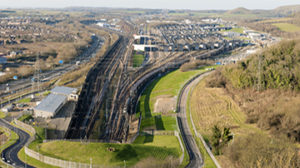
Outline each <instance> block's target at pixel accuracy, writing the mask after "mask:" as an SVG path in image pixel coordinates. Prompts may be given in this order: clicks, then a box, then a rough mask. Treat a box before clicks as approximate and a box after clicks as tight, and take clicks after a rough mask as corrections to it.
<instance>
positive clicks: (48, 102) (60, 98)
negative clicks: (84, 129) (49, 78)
mask: <svg viewBox="0 0 300 168" xmlns="http://www.w3.org/2000/svg"><path fill="white" fill-rule="evenodd" d="M76 93H77V89H76V88H69V87H64V86H56V87H55V88H53V89H52V90H51V93H50V94H49V95H48V96H47V97H46V98H45V99H43V100H42V101H41V103H40V104H38V105H37V106H36V107H35V108H34V116H35V117H43V118H51V117H53V116H55V114H56V113H57V112H59V110H60V109H61V108H62V107H63V106H64V105H65V104H66V103H67V102H68V101H70V100H77V99H78V95H77V94H76Z"/></svg>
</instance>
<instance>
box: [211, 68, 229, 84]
mask: <svg viewBox="0 0 300 168" xmlns="http://www.w3.org/2000/svg"><path fill="white" fill-rule="evenodd" d="M226 83H227V81H226V78H225V77H224V76H223V75H222V74H221V72H220V70H216V71H215V72H214V73H213V74H212V75H211V77H210V78H208V79H207V80H206V86H207V87H211V88H214V87H217V88H225V87H226Z"/></svg>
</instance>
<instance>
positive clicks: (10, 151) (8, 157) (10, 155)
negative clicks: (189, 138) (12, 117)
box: [0, 119, 33, 168]
mask: <svg viewBox="0 0 300 168" xmlns="http://www.w3.org/2000/svg"><path fill="white" fill-rule="evenodd" d="M0 126H2V127H6V128H8V129H10V130H12V131H14V132H16V133H17V134H18V136H19V139H18V140H17V142H16V143H14V144H13V145H11V146H9V147H8V148H6V149H4V150H3V152H2V153H1V156H2V160H3V161H5V162H6V163H8V164H11V165H12V166H13V167H27V168H33V167H32V166H30V165H25V163H24V162H22V161H21V160H20V159H19V158H18V152H19V151H20V150H21V149H22V148H23V147H24V146H25V144H26V143H27V142H28V140H29V138H30V135H29V134H28V133H26V132H24V131H23V130H21V129H19V128H16V127H14V126H12V125H10V124H8V123H7V122H6V121H4V120H3V119H0Z"/></svg>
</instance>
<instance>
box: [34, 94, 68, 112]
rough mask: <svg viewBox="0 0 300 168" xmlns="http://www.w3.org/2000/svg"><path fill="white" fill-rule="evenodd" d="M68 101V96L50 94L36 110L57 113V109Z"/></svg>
mask: <svg viewBox="0 0 300 168" xmlns="http://www.w3.org/2000/svg"><path fill="white" fill-rule="evenodd" d="M66 99H67V96H65V95H60V94H50V95H48V96H47V97H46V98H45V99H43V100H42V102H41V103H40V104H39V105H37V106H36V107H35V108H34V109H35V110H41V111H47V112H50V113H55V111H56V110H57V108H59V106H60V105H61V104H62V103H63V102H64V101H65V100H66Z"/></svg>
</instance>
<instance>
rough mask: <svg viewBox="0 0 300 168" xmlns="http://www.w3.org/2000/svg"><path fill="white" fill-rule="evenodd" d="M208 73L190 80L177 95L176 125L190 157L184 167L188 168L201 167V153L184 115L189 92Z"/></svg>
mask: <svg viewBox="0 0 300 168" xmlns="http://www.w3.org/2000/svg"><path fill="white" fill-rule="evenodd" d="M208 74H209V73H205V74H202V75H200V76H198V77H196V78H194V79H192V80H190V81H189V82H188V83H187V84H186V85H185V86H184V88H183V89H182V90H181V92H180V95H179V100H178V101H179V102H178V115H177V119H178V125H179V129H180V131H181V134H182V138H183V142H184V144H185V146H186V149H187V152H188V154H189V156H190V162H189V164H188V165H187V166H186V167H188V168H190V167H202V166H203V159H202V156H201V153H200V151H199V149H198V146H197V144H196V141H195V139H194V138H193V134H192V133H191V131H190V128H189V124H188V121H187V117H186V116H187V115H186V105H187V99H188V95H189V92H190V90H191V88H193V86H194V85H196V84H197V83H198V82H199V81H200V80H201V79H202V78H203V77H204V76H206V75H208Z"/></svg>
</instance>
